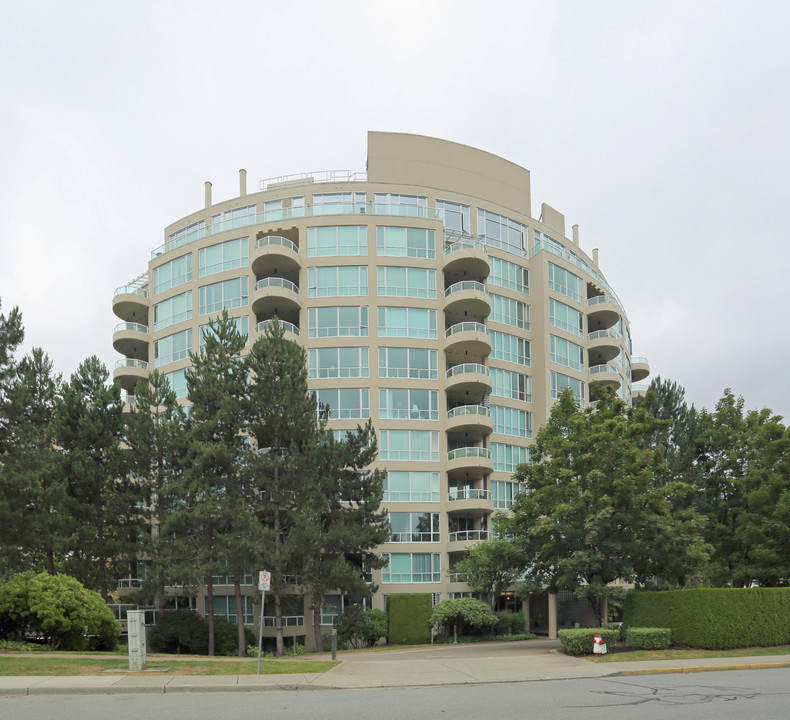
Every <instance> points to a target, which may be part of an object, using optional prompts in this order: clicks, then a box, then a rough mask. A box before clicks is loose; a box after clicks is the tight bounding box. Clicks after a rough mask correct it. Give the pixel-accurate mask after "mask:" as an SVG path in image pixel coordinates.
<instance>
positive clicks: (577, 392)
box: [551, 370, 584, 407]
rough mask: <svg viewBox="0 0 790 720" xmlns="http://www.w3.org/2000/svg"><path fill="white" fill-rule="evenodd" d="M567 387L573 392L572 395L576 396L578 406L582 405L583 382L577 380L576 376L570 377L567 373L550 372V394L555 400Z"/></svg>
mask: <svg viewBox="0 0 790 720" xmlns="http://www.w3.org/2000/svg"><path fill="white" fill-rule="evenodd" d="M566 387H569V388H570V389H571V391H572V392H573V397H574V398H576V402H577V403H578V404H579V407H584V382H583V381H581V380H579V379H578V378H574V377H570V376H569V375H563V374H562V373H558V372H554V371H553V370H552V372H551V396H552V397H553V398H554V399H555V400H556V399H557V398H558V397H559V396H560V393H561V392H562V391H563V389H565V388H566Z"/></svg>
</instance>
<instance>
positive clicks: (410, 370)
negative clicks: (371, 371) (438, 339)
mask: <svg viewBox="0 0 790 720" xmlns="http://www.w3.org/2000/svg"><path fill="white" fill-rule="evenodd" d="M437 365H438V352H437V351H436V350H428V349H425V348H394V347H390V348H387V347H383V348H379V377H381V378H412V379H415V380H436V378H437V376H438V370H437Z"/></svg>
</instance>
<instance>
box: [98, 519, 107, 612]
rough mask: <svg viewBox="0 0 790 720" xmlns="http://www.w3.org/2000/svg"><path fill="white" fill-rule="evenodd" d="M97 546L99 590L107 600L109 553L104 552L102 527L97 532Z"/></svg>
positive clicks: (102, 597)
mask: <svg viewBox="0 0 790 720" xmlns="http://www.w3.org/2000/svg"><path fill="white" fill-rule="evenodd" d="M96 546H97V550H98V551H99V592H100V593H101V599H102V600H104V602H107V595H108V592H107V555H106V553H105V552H104V532H103V529H102V528H101V527H99V531H98V533H97V537H96Z"/></svg>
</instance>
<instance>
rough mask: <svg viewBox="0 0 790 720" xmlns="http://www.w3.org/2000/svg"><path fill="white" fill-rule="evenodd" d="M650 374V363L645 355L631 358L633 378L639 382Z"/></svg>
mask: <svg viewBox="0 0 790 720" xmlns="http://www.w3.org/2000/svg"><path fill="white" fill-rule="evenodd" d="M648 375H650V363H648V361H647V358H645V357H632V358H631V380H632V381H634V382H638V381H639V380H644V379H645V378H646V377H647V376H648Z"/></svg>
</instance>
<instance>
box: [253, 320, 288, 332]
mask: <svg viewBox="0 0 790 720" xmlns="http://www.w3.org/2000/svg"><path fill="white" fill-rule="evenodd" d="M277 322H278V323H280V325H282V327H283V329H284V330H285V331H286V332H292V333H293V334H294V335H298V334H299V328H298V327H296V325H294V324H293V323H290V322H288V321H287V320H278V321H277ZM272 325H274V320H262V321H261V322H259V323H258V324H257V325H256V326H255V332H263V331H264V330H266V328H267V327H271V326H272Z"/></svg>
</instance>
